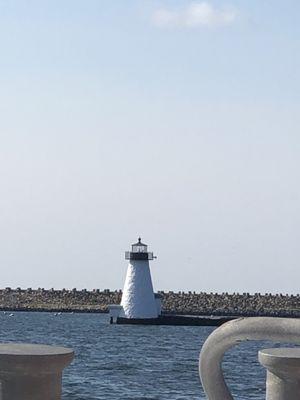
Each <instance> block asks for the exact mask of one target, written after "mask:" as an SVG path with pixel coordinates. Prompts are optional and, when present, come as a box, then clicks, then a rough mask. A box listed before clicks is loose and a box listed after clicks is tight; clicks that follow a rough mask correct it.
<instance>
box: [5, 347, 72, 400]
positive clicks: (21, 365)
mask: <svg viewBox="0 0 300 400" xmlns="http://www.w3.org/2000/svg"><path fill="white" fill-rule="evenodd" d="M73 358H74V352H73V350H72V349H68V348H65V347H55V346H46V345H35V344H14V343H7V344H0V399H1V400H60V399H61V386H62V371H63V369H64V368H65V367H66V366H67V365H69V364H70V363H71V361H72V359H73Z"/></svg>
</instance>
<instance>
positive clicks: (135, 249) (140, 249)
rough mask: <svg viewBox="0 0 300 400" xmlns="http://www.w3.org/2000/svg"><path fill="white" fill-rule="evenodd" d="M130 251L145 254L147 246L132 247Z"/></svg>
mask: <svg viewBox="0 0 300 400" xmlns="http://www.w3.org/2000/svg"><path fill="white" fill-rule="evenodd" d="M132 251H133V252H134V253H146V252H147V246H132Z"/></svg>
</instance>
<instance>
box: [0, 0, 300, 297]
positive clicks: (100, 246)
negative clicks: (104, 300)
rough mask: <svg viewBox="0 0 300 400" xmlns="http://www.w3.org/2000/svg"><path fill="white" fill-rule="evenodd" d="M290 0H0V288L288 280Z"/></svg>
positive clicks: (297, 193)
mask: <svg viewBox="0 0 300 400" xmlns="http://www.w3.org/2000/svg"><path fill="white" fill-rule="evenodd" d="M299 15H300V2H299V1H298V0H294V1H292V0H286V1H284V2H283V1H282V0H280V1H278V0H252V1H248V2H245V1H242V0H228V2H227V0H224V1H218V0H216V1H209V0H207V1H189V0H172V1H171V0H170V1H167V0H166V1H158V0H151V1H150V0H148V1H146V0H129V1H126V2H125V1H123V0H114V1H111V0H87V1H83V0H80V1H79V0H63V1H62V0H18V1H17V0H0V50H1V53H0V185H1V186H0V190H1V192H0V270H1V279H0V287H2V288H4V287H7V286H9V287H13V288H15V287H22V288H27V287H32V288H38V287H44V288H51V287H55V288H64V287H65V288H73V287H76V288H87V289H93V288H99V289H105V288H110V289H113V290H114V289H120V288H122V286H123V282H124V279H125V274H126V267H127V264H126V261H125V259H124V252H125V251H126V250H129V248H130V245H131V244H132V243H134V242H135V241H136V239H137V237H138V236H139V235H141V237H142V239H143V241H144V242H146V243H147V244H148V245H149V247H150V250H152V251H154V253H155V254H156V255H157V257H158V258H157V260H155V261H153V262H152V263H151V270H152V278H153V284H154V288H155V289H156V290H166V291H168V290H173V291H179V290H185V291H188V290H192V291H194V290H195V291H197V292H200V291H207V292H211V291H212V292H226V291H228V292H251V293H254V292H263V293H264V292H274V293H299V281H300V246H299V242H300V186H299V182H300V157H299V154H300V135H299V126H300V108H299V105H300V75H299V70H300V51H299V48H300V24H299Z"/></svg>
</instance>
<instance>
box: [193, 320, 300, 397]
mask: <svg viewBox="0 0 300 400" xmlns="http://www.w3.org/2000/svg"><path fill="white" fill-rule="evenodd" d="M245 340H271V341H273V342H277V343H279V342H281V343H296V344H300V319H292V318H270V317H255V318H239V319H236V320H233V321H230V322H227V323H226V324H224V325H222V326H221V327H219V328H218V329H216V330H215V331H214V332H213V333H212V334H211V335H210V336H209V337H208V338H207V340H206V341H205V343H204V345H203V346H202V350H201V353H200V360H199V373H200V377H201V381H202V386H203V388H204V391H205V393H206V395H207V398H208V399H209V400H233V397H232V395H231V393H230V391H229V389H228V387H227V385H226V382H225V380H224V376H223V371H222V360H223V356H224V353H225V352H226V351H227V350H229V349H230V348H231V347H233V346H235V345H237V344H239V343H240V342H242V341H245ZM268 351H269V350H268ZM290 354H294V355H293V357H292V360H293V361H288V360H287V359H288V357H286V356H285V357H284V360H283V361H285V362H286V363H288V362H289V363H291V364H292V365H294V364H293V363H296V364H297V363H298V361H295V358H296V359H297V354H298V355H299V353H297V350H296V349H293V351H292V352H291V353H290ZM295 355H296V356H295ZM268 357H269V358H268ZM267 358H268V361H267ZM275 359H276V361H275ZM270 360H271V356H270V355H267V354H265V355H261V362H262V363H266V364H267V363H268V362H270V363H271V364H270V371H271V368H272V365H275V364H276V363H277V364H276V365H279V364H280V360H278V356H277V357H275V356H273V358H272V362H271V361H270ZM280 365H282V364H280ZM288 365H290V364H288ZM297 365H298V364H297ZM286 368H287V367H286ZM279 370H280V368H279ZM287 370H288V371H289V372H291V369H290V368H287ZM287 370H286V371H287ZM276 373H277V374H278V371H277V372H276ZM272 374H273V375H274V376H276V374H275V373H274V372H272ZM269 375H270V374H269ZM291 376H293V381H295V379H294V378H295V375H291ZM272 379H273V377H271V380H272ZM276 379H277V378H276ZM273 381H275V377H274V379H273ZM269 382H270V381H269ZM268 385H269V384H268ZM272 385H274V383H273V384H272ZM293 385H294V383H293ZM269 386H270V385H269ZM296 386H297V385H296ZM296 386H294V387H296ZM270 387H271V386H270ZM273 387H274V386H273ZM282 387H283V382H282ZM269 390H271V389H269ZM272 392H274V389H272ZM296 398H297V399H300V394H299V395H298V397H297V396H296V397H289V396H288V397H280V399H281V400H287V399H288V400H294V399H296ZM268 399H271V397H269V398H268ZM274 399H277V400H278V399H279V397H272V400H274Z"/></svg>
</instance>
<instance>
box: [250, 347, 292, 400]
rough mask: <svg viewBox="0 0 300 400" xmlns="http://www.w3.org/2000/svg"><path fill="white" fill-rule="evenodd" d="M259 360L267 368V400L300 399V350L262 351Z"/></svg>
mask: <svg viewBox="0 0 300 400" xmlns="http://www.w3.org/2000/svg"><path fill="white" fill-rule="evenodd" d="M258 359H259V362H260V363H261V364H262V365H263V366H264V367H265V368H267V391H266V398H267V400H299V399H300V348H279V349H276V348H275V349H265V350H260V351H259V353H258Z"/></svg>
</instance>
